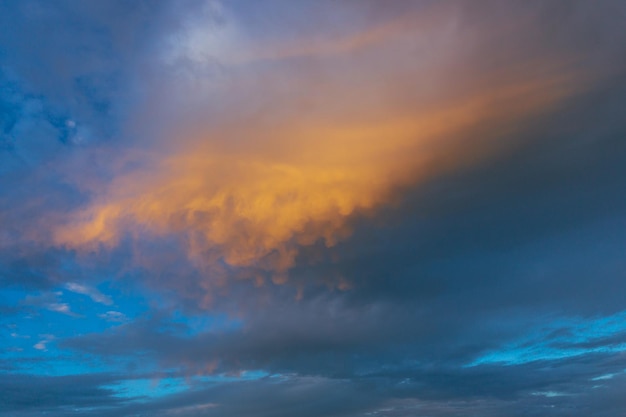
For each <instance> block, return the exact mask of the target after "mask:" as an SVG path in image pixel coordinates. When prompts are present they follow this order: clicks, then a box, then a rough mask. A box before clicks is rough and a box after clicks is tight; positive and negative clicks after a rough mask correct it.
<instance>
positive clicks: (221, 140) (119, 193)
mask: <svg viewBox="0 0 626 417" xmlns="http://www.w3.org/2000/svg"><path fill="white" fill-rule="evenodd" d="M410 30H411V29H410V25H407V23H406V22H405V21H403V22H402V24H401V25H391V26H389V25H388V26H384V27H383V28H382V29H381V28H379V29H376V30H375V31H374V32H373V33H371V34H364V35H362V36H360V37H358V39H361V40H358V41H357V40H355V39H357V38H354V39H352V38H351V39H352V40H350V39H349V40H346V41H345V42H344V43H339V44H338V45H339V46H337V47H336V48H331V52H332V53H326V52H324V53H323V54H322V56H321V57H319V58H318V60H317V61H315V65H316V67H315V69H314V70H301V69H299V68H298V67H296V68H294V67H293V66H290V65H287V64H284V65H283V66H280V65H279V66H278V67H277V68H273V69H272V72H271V73H270V74H269V75H266V74H264V75H263V76H262V77H260V78H259V77H257V78H255V79H256V80H257V81H258V80H259V79H262V81H263V83H260V84H259V85H251V84H250V83H249V81H248V80H246V79H245V77H246V76H247V75H249V73H245V72H244V74H243V75H241V74H239V75H237V77H240V78H237V77H235V76H233V77H234V81H233V82H232V84H231V85H230V87H229V88H230V90H229V92H230V94H233V95H235V96H236V97H237V98H236V99H234V101H235V102H236V103H237V104H238V105H240V106H241V107H242V108H244V109H245V108H246V99H247V98H251V99H252V100H259V97H263V100H262V101H263V107H262V111H260V112H251V111H248V112H247V113H245V111H244V110H238V109H237V108H235V107H233V108H229V111H230V113H229V114H228V115H227V116H225V117H224V120H222V121H219V122H214V123H213V124H209V125H208V126H207V125H203V126H202V127H199V128H196V129H193V130H181V131H180V132H179V133H178V134H177V135H178V136H177V137H173V138H172V143H175V146H168V147H167V149H166V150H163V151H162V152H161V153H160V156H159V157H158V158H157V160H156V162H154V163H153V164H152V165H151V166H150V168H149V169H146V170H139V171H136V172H131V173H126V174H123V175H120V176H118V177H117V178H116V179H115V180H113V181H112V183H111V184H110V186H109V187H108V188H107V189H106V190H105V191H104V192H102V193H101V195H99V196H96V198H95V199H94V201H93V202H92V204H91V205H89V206H88V207H86V208H84V209H83V210H82V211H80V212H78V213H74V214H73V215H72V217H71V219H69V220H68V221H67V222H66V223H64V224H63V225H61V226H60V227H59V228H58V229H57V230H56V231H55V237H54V239H55V243H56V244H58V245H63V246H67V247H71V248H77V249H81V248H94V247H99V246H102V245H104V246H115V245H117V244H118V243H119V241H120V239H121V238H122V237H123V236H125V235H131V236H133V237H134V238H142V237H145V236H150V235H153V236H166V235H176V236H181V237H182V238H183V239H182V242H184V245H185V248H186V251H187V253H188V256H189V258H190V260H192V261H193V262H196V263H197V264H198V265H200V266H202V267H205V268H209V269H210V268H211V265H214V264H217V263H219V262H225V263H226V264H228V265H230V266H234V267H242V268H259V269H261V270H264V271H269V272H271V273H273V274H274V277H275V280H277V281H282V280H284V279H285V277H286V272H287V271H288V269H289V268H290V267H291V266H293V264H294V262H295V259H296V256H297V254H298V248H299V247H301V246H302V245H311V244H313V243H315V242H317V241H319V240H323V241H324V242H325V244H326V245H328V246H331V245H333V244H335V242H336V241H337V240H339V239H343V238H345V237H347V236H348V235H349V233H350V230H349V218H350V216H351V215H353V214H354V213H356V212H362V211H368V210H375V209H376V208H377V207H379V206H380V205H384V204H386V203H388V202H389V201H390V200H391V199H392V198H393V191H394V190H395V189H397V188H398V187H401V186H405V185H409V184H415V183H417V182H419V181H423V180H425V179H427V178H429V177H431V176H432V175H436V174H438V173H441V172H442V171H445V170H449V169H454V168H455V167H457V166H459V165H461V164H465V163H468V162H471V161H472V160H474V159H475V158H476V157H480V156H481V155H484V154H485V153H488V152H490V150H491V149H493V148H494V147H497V146H499V144H496V143H494V142H489V141H486V139H485V140H481V139H480V138H472V137H471V132H475V131H476V129H478V128H480V129H481V131H484V130H485V129H487V130H489V129H495V130H498V129H500V131H499V132H498V133H499V134H501V133H503V132H504V130H503V129H506V128H510V127H511V126H514V125H515V124H516V123H519V122H520V120H522V119H524V118H526V117H530V116H532V115H533V114H536V113H537V112H541V111H545V110H546V109H548V108H549V107H550V106H552V105H554V104H555V103H557V102H558V101H559V100H560V99H561V98H563V97H564V96H565V95H567V94H568V93H570V92H571V90H572V86H573V83H574V82H575V81H576V80H575V79H573V78H572V77H571V76H570V75H563V74H561V73H559V72H558V71H550V72H548V73H547V74H545V73H544V74H541V76H537V77H524V76H520V75H519V74H515V73H514V72H512V73H506V72H505V73H504V74H501V73H499V74H497V75H494V74H491V75H492V76H493V80H492V82H491V83H484V78H485V77H486V75H484V74H474V75H472V74H469V75H467V74H463V76H464V77H465V78H467V79H469V81H470V82H471V81H472V76H473V77H474V78H475V79H476V80H479V81H480V83H483V84H484V85H485V86H486V87H485V88H484V89H482V90H480V91H475V89H474V90H472V89H466V90H463V92H455V91H454V90H450V88H446V81H449V82H450V84H452V85H456V84H455V80H453V79H452V78H450V79H447V78H446V77H453V76H454V75H455V74H459V71H450V73H446V74H439V73H437V72H438V71H440V68H441V65H442V62H448V61H447V59H448V58H447V57H445V59H444V58H441V59H440V60H434V61H433V62H432V63H430V64H429V63H428V62H426V63H424V62H422V61H420V57H419V56H418V57H408V58H407V57H406V56H405V53H404V50H403V49H402V48H399V49H398V51H397V53H398V54H399V56H398V67H399V68H396V67H395V66H394V65H392V64H389V63H385V64H381V63H380V62H378V61H377V58H379V57H381V56H382V57H385V58H386V59H388V58H389V56H390V53H389V52H388V50H389V48H392V47H394V46H398V45H397V44H395V43H394V42H395V41H396V40H397V37H396V33H397V32H402V33H403V34H404V35H405V36H403V37H401V44H400V46H403V47H404V46H406V42H407V36H406V35H407V32H406V31H410ZM428 30H431V31H432V30H435V29H433V28H432V27H430V26H429V29H428ZM409 34H410V32H409ZM344 44H345V45H344ZM342 45H344V46H345V48H344V46H342ZM346 45H347V46H346ZM355 45H356V46H355ZM357 46H358V49H359V50H362V51H361V53H360V54H359V55H357V56H353V57H351V58H349V59H348V60H347V61H342V60H341V59H339V61H340V62H337V61H338V58H337V57H336V55H340V53H341V52H342V51H344V49H346V50H348V49H353V47H354V48H356V47H357ZM319 50H321V51H327V49H326V48H323V47H320V46H318V45H317V44H316V45H313V46H312V47H311V48H309V49H308V50H307V51H308V52H307V54H309V53H311V54H314V53H315V51H319ZM282 55H283V52H280V51H278V52H277V53H276V54H275V56H277V57H280V56H282ZM287 55H289V56H292V55H293V53H291V52H290V53H287ZM391 56H393V55H391ZM359 71H362V72H361V73H359ZM357 74H359V75H357ZM407 74H410V75H411V76H410V77H407ZM241 77H243V78H241ZM421 77H424V78H426V79H428V80H435V81H436V82H437V83H438V84H437V88H439V93H436V92H435V93H433V92H429V93H428V94H423V93H422V92H421V91H420V90H419V88H416V87H415V86H416V85H418V84H417V83H416V81H415V80H419V79H420V78H421ZM355 79H357V81H358V82H357V83H356V84H355ZM435 81H433V82H435ZM238 83H240V84H239V87H233V85H237V84H238ZM273 89H274V90H275V91H277V92H276V93H275V97H274V96H272V91H273ZM285 89H287V90H288V91H291V93H290V94H287V95H285V94H282V93H280V92H284V91H285ZM268 95H269V97H268ZM424 97H426V98H424ZM272 98H274V99H275V100H274V101H273V100H272ZM303 103H304V104H303ZM224 113H227V112H226V111H224Z"/></svg>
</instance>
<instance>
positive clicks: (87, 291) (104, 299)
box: [65, 282, 113, 306]
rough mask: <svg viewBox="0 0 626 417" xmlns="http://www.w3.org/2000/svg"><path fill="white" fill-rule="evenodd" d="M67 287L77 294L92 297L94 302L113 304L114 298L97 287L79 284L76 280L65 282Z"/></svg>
mask: <svg viewBox="0 0 626 417" xmlns="http://www.w3.org/2000/svg"><path fill="white" fill-rule="evenodd" d="M65 289H66V290H68V291H71V292H74V293H76V294H82V295H86V296H88V297H89V298H91V299H92V300H93V301H94V302H96V303H100V304H104V305H107V306H108V305H111V304H113V300H112V299H111V297H109V296H108V295H105V294H102V293H101V292H100V291H99V290H98V289H97V288H94V287H89V286H87V285H83V284H77V283H75V282H68V283H67V284H65Z"/></svg>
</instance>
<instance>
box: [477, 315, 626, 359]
mask: <svg viewBox="0 0 626 417" xmlns="http://www.w3.org/2000/svg"><path fill="white" fill-rule="evenodd" d="M620 335H625V336H626V311H622V312H620V313H617V314H614V315H611V316H605V317H596V318H561V319H559V320H552V321H550V323H549V324H548V325H544V326H541V327H540V328H537V329H535V331H533V332H532V333H531V334H528V335H527V336H525V337H524V338H521V339H518V340H516V341H514V342H512V343H509V344H507V345H504V346H503V347H502V348H500V349H497V350H494V351H491V352H488V353H487V354H484V355H482V356H480V357H479V358H477V359H476V360H474V361H473V362H471V363H469V364H468V365H466V366H468V367H471V366H477V365H482V364H503V365H520V364H524V363H528V362H534V361H539V360H558V359H564V358H570V357H575V356H581V355H585V354H590V353H617V352H624V351H626V337H625V338H623V341H622V340H620V339H619V338H618V339H617V340H612V339H611V338H613V337H616V336H620Z"/></svg>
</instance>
